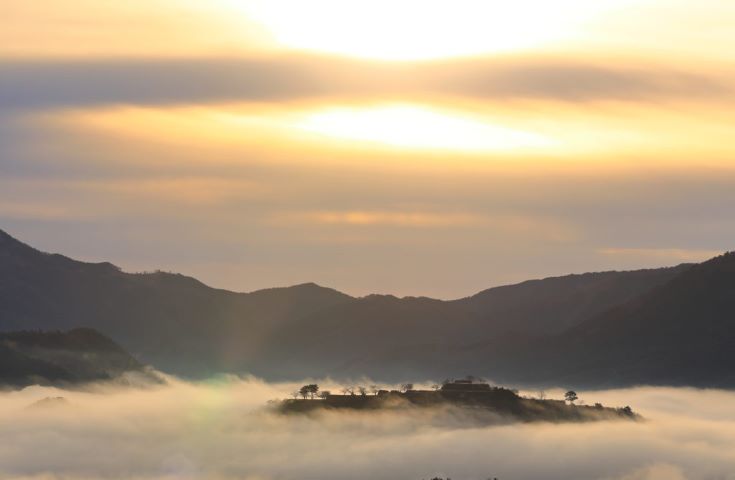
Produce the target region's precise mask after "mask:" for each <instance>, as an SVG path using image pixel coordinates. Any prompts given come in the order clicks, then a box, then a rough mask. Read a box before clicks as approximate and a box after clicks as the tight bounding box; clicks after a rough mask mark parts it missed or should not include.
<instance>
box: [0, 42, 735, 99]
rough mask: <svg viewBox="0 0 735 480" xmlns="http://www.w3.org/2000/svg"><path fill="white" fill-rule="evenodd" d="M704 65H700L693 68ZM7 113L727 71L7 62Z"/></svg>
mask: <svg viewBox="0 0 735 480" xmlns="http://www.w3.org/2000/svg"><path fill="white" fill-rule="evenodd" d="M692 68H694V67H692ZM0 74H1V75H0V106H1V107H2V108H4V109H16V110H17V109H24V110H27V109H47V108H59V107H89V106H94V105H110V104H135V105H151V104H160V105H167V104H191V103H206V102H217V101H287V100H303V99H314V98H329V97H332V98H335V97H337V98H339V97H342V98H344V97H347V98H363V97H366V98H374V97H382V98H385V97H388V98H391V97H395V98H405V96H406V95H409V96H417V95H418V96H427V95H449V96H456V97H466V98H470V99H472V98H474V99H477V98H481V99H496V100H508V99H518V98H531V99H541V100H552V101H564V102H588V101H595V100H599V101H606V100H615V101H644V102H650V101H661V100H692V99H696V100H698V101H703V100H704V101H706V100H708V99H709V100H717V101H720V102H721V101H722V99H723V98H730V97H731V96H732V92H733V89H732V85H733V83H734V82H733V73H732V72H731V71H729V70H727V69H725V70H722V69H719V70H718V69H714V70H712V71H707V70H702V71H687V70H682V69H681V68H680V67H673V66H658V67H655V66H642V65H639V64H635V63H634V64H630V65H628V64H626V63H625V62H620V61H617V62H615V63H614V65H613V64H609V65H606V64H604V63H600V62H599V61H596V62H590V61H587V60H584V59H581V60H569V59H553V58H552V59H550V58H546V57H541V58H533V57H522V58H516V59H510V60H503V59H495V58H478V59H473V60H453V61H435V62H422V63H384V62H370V61H360V60H350V59H343V58H335V57H326V56H318V55H277V56H271V57H265V58H239V59H238V58H198V59H196V58H194V59H157V60H151V59H130V58H129V59H114V60H101V59H96V60H95V59H86V60H10V59H5V60H2V61H0Z"/></svg>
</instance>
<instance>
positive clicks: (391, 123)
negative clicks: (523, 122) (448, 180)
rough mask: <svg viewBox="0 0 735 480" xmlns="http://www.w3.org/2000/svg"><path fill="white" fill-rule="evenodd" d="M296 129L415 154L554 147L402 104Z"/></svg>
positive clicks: (339, 112) (338, 113)
mask: <svg viewBox="0 0 735 480" xmlns="http://www.w3.org/2000/svg"><path fill="white" fill-rule="evenodd" d="M296 126H297V127H298V128H300V129H302V130H304V131H307V132H311V133H317V134H321V135H326V136H329V137H333V138H337V139H343V140H350V141H363V142H370V143H378V144H384V145H389V146H392V147H399V148H413V149H432V150H436V149H439V150H455V151H457V150H460V151H468V150H469V151H486V150H512V149H519V148H537V147H548V146H550V145H551V144H552V141H551V140H550V139H548V138H546V137H543V136H541V135H538V134H535V133H530V132H525V131H521V130H514V129H512V128H507V127H501V126H498V125H492V124H490V123H485V122H483V121H481V120H480V119H472V118H469V117H461V116H455V115H450V114H446V113H443V112H440V111H434V110H429V109H426V108H421V107H418V106H414V105H403V104H401V105H388V106H380V107H372V108H361V109H354V108H329V109H325V110H321V111H316V112H314V113H310V114H308V115H306V116H305V117H304V118H303V119H302V120H301V121H298V122H297V123H296Z"/></svg>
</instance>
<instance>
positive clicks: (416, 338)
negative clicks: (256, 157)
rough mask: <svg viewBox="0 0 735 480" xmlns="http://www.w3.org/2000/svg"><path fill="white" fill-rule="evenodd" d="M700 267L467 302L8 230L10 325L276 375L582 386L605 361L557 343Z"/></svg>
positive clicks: (547, 284)
mask: <svg viewBox="0 0 735 480" xmlns="http://www.w3.org/2000/svg"><path fill="white" fill-rule="evenodd" d="M0 232H1V231H0ZM705 263H707V262H705ZM700 269H701V267H700V265H694V266H693V265H691V264H682V265H678V266H675V267H666V268H659V269H642V270H633V271H608V272H592V273H585V274H570V275H565V276H560V277H547V278H545V279H538V280H529V281H526V282H521V283H519V284H514V285H505V286H500V287H493V288H490V289H486V290H483V291H480V292H478V293H476V294H474V295H471V296H468V297H464V298H460V299H456V300H438V299H432V298H428V297H413V296H412V297H396V296H393V295H379V294H373V295H366V296H362V297H353V296H350V295H347V294H344V293H342V292H339V291H338V290H335V289H330V288H326V287H322V286H319V285H317V284H315V283H313V282H308V283H304V284H299V285H294V286H291V287H277V288H266V289H261V290H255V291H253V292H249V293H237V292H230V291H228V290H224V289H216V288H212V287H209V286H207V285H206V284H204V283H202V282H200V281H198V280H197V279H194V278H192V277H187V276H185V275H181V274H174V273H166V272H154V273H142V274H136V273H126V272H123V271H121V270H120V269H119V268H117V267H115V266H114V265H112V264H110V263H108V262H101V263H85V262H77V261H76V260H73V259H70V258H68V257H64V256H62V255H57V254H46V253H43V252H40V251H38V250H36V249H34V248H32V247H30V246H28V245H25V244H23V243H22V242H20V241H18V240H15V239H13V238H12V237H11V236H10V235H8V234H6V233H4V232H2V233H0V305H2V308H1V309H0V330H13V329H15V330H17V329H22V328H42V329H68V328H75V327H91V328H95V329H99V330H100V331H101V332H102V333H103V334H105V335H108V336H110V337H111V338H113V339H115V340H116V341H117V342H119V343H120V344H121V345H122V346H123V347H124V348H125V349H127V350H128V351H130V352H132V353H133V354H134V355H135V356H137V357H139V358H141V359H142V360H143V361H144V362H146V363H150V364H153V365H155V366H156V367H158V368H161V369H162V370H164V371H168V372H171V373H175V374H180V375H185V376H194V377H198V376H207V375H210V374H212V373H218V372H232V373H243V372H248V373H252V374H256V375H260V376H264V377H266V378H269V379H296V378H303V377H308V376H318V375H335V376H341V377H350V376H361V375H366V376H374V377H375V378H377V379H380V378H384V379H399V377H400V376H401V375H404V374H405V375H410V376H411V378H416V377H417V376H421V377H423V378H435V379H436V378H438V377H437V376H439V375H445V374H447V375H457V374H458V372H459V373H462V374H466V373H468V372H469V373H476V374H483V375H487V376H489V377H491V378H492V377H494V376H495V377H497V378H498V379H502V380H503V381H509V382H511V383H512V382H513V381H514V380H518V381H528V382H536V383H542V382H543V381H544V380H545V379H544V378H543V377H542V372H543V375H548V376H553V377H554V378H559V379H563V380H565V381H575V382H577V381H578V382H580V384H581V383H584V382H586V381H588V380H589V377H590V375H593V373H589V374H586V375H587V376H585V374H582V373H579V372H578V373H575V372H574V370H575V368H576V369H577V370H580V369H579V368H577V367H579V365H586V364H585V363H580V364H579V365H576V364H575V365H572V364H570V363H569V362H570V361H566V363H565V362H564V361H558V360H557V359H555V355H559V354H558V352H555V351H554V350H553V349H552V348H551V347H547V346H545V345H546V344H548V345H563V344H564V342H567V344H568V345H574V348H571V347H569V348H571V350H570V352H569V353H564V354H563V355H562V356H564V357H565V358H569V359H571V358H577V359H579V358H580V355H582V353H579V352H583V351H584V349H583V348H581V347H578V346H576V345H577V344H579V343H580V340H578V339H577V337H580V336H582V334H581V333H574V332H581V331H584V329H585V328H586V329H590V328H592V327H590V326H589V325H593V324H594V322H595V321H603V320H596V319H598V318H602V319H606V318H607V319H608V320H604V321H605V322H610V323H613V322H617V321H618V318H617V317H615V312H633V310H631V308H632V307H631V305H635V304H636V302H639V303H640V302H646V301H648V300H646V299H647V298H649V297H650V296H654V297H655V294H656V292H658V291H659V290H661V289H662V288H665V287H666V286H667V285H669V284H671V283H672V282H674V281H675V280H676V279H678V278H680V277H682V276H685V275H686V274H687V273H688V272H690V271H693V272H694V273H692V274H691V275H690V276H689V277H685V278H690V277H692V276H696V272H698V271H700ZM728 272H729V271H728ZM728 274H729V273H728ZM726 277H727V275H726ZM723 278H725V277H723ZM727 278H728V279H729V277H727ZM707 281H709V280H707ZM723 281H724V280H723ZM728 281H729V280H728ZM674 284H675V283H674ZM686 294H687V292H685V291H682V292H679V294H678V295H679V296H680V297H682V298H684V297H685V296H686ZM650 298H653V297H650ZM723 305H724V304H723ZM621 309H622V310H621ZM611 312H612V313H611ZM622 315H633V313H624V314H622ZM585 325H586V326H585ZM606 328H613V327H606ZM630 329H631V330H633V327H631V328H630ZM613 330H614V328H613ZM570 332H571V333H570ZM598 337H599V336H598ZM598 337H595V342H600V341H601V340H600V339H599V338H598ZM611 338H613V337H612V336H611ZM564 339H566V340H564ZM647 341H650V342H653V341H654V340H653V339H649V340H647ZM638 343H639V348H640V349H642V348H644V347H645V345H643V344H641V342H638ZM594 348H597V349H598V350H599V351H606V350H605V348H603V347H602V346H598V347H594ZM514 349H516V350H518V352H516V351H514ZM575 349H576V350H579V352H577V353H575V352H576V350H575ZM572 350H573V351H572ZM609 355H610V357H611V358H613V357H616V355H617V353H615V352H611V353H610V354H609ZM534 362H540V363H541V364H542V365H544V368H539V367H538V365H536V366H534ZM598 363H599V365H600V368H602V367H603V366H604V365H603V363H604V362H598ZM605 368H608V370H609V366H606V367H605ZM532 370H533V371H538V372H539V375H533V374H531V373H530V372H531V371H532ZM630 372H632V373H630V378H628V379H627V380H626V379H625V378H623V377H624V375H622V376H621V375H617V377H615V375H612V377H611V378H613V377H615V378H619V381H620V382H622V383H625V382H627V381H633V380H634V377H635V375H633V373H634V372H633V370H630ZM606 381H607V380H604V379H601V380H600V382H601V383H605V382H606ZM616 381H618V380H616ZM593 383H594V382H593Z"/></svg>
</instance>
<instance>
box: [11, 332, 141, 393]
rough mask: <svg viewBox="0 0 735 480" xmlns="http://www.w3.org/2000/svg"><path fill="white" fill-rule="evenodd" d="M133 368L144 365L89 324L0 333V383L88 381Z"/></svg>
mask: <svg viewBox="0 0 735 480" xmlns="http://www.w3.org/2000/svg"><path fill="white" fill-rule="evenodd" d="M132 371H136V372H143V371H144V368H143V365H141V364H140V363H139V362H138V361H137V360H135V359H134V358H133V357H132V356H131V355H130V354H128V353H127V352H126V351H125V350H123V349H122V348H121V347H120V346H119V345H117V344H116V343H115V342H113V341H112V340H110V339H109V338H107V337H105V336H104V335H102V334H100V333H99V332H97V331H95V330H92V329H90V328H77V329H73V330H70V331H68V332H60V331H53V332H41V331H28V330H23V331H17V332H5V333H0V386H5V387H8V386H9V387H23V386H27V385H33V384H42V385H68V384H77V383H86V382H93V381H99V380H110V379H113V378H116V377H118V376H120V375H122V374H123V373H126V372H132Z"/></svg>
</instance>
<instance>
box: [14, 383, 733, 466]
mask: <svg viewBox="0 0 735 480" xmlns="http://www.w3.org/2000/svg"><path fill="white" fill-rule="evenodd" d="M296 386H297V385H295V384H267V383H263V382H261V381H258V380H256V379H252V378H250V379H238V378H220V379H218V380H213V381H211V382H205V383H198V384H192V383H187V382H182V381H178V380H175V379H172V380H171V383H170V384H169V385H168V386H166V387H161V388H153V389H145V390H136V389H119V387H114V388H113V387H96V388H93V389H92V390H90V391H74V392H70V391H59V390H55V389H51V388H40V387H33V388H28V389H26V390H23V391H21V392H6V393H2V394H0V425H1V427H0V445H2V448H0V478H3V479H35V480H41V479H44V480H47V479H49V480H50V479H74V480H77V479H91V478H96V479H108V478H136V479H169V478H177V479H182V478H183V479H199V478H208V479H212V478H214V479H234V478H238V479H243V478H245V479H252V480H255V479H258V480H265V479H314V480H316V479H321V480H330V479H335V480H337V479H345V478H350V479H368V478H369V479H386V480H388V479H391V480H395V479H422V478H431V477H433V476H435V475H442V476H447V475H448V476H450V477H451V478H453V479H460V480H463V479H468V480H469V479H477V480H480V479H486V478H488V477H489V478H493V477H497V478H499V479H519V480H523V479H527V480H531V479H539V478H544V479H565V480H569V479H579V480H582V479H585V480H589V479H604V480H614V479H619V480H633V479H635V480H658V479H667V480H671V479H704V478H712V479H715V478H717V479H730V478H735V477H733V474H732V472H733V471H735V454H734V453H733V452H735V435H733V433H734V432H735V407H733V405H735V401H733V400H735V393H732V392H722V391H698V390H689V389H666V388H638V389H632V390H615V391H605V392H586V393H583V394H581V395H580V396H581V397H582V399H586V400H588V401H589V402H594V401H602V402H603V403H606V404H611V405H616V404H620V405H622V404H630V405H633V406H634V407H635V408H636V409H637V410H638V411H640V412H641V413H642V414H643V415H644V416H646V418H647V421H645V422H599V423H588V424H558V425H555V424H523V425H521V424H515V425H507V424H505V425H494V426H482V427H478V426H472V425H468V424H467V423H465V422H461V421H459V420H454V419H451V418H446V417H443V418H442V417H437V416H436V415H432V414H431V413H427V412H422V411H415V412H411V413H406V412H402V413H400V414H396V413H381V414H369V413H330V414H323V415H321V416H315V417H308V416H280V415H277V414H273V413H271V412H269V411H268V410H266V409H264V408H263V405H264V404H265V402H266V401H267V400H268V399H272V398H276V397H283V396H285V395H286V394H287V393H288V392H290V391H292V390H293V389H294V388H295V387H296ZM558 394H559V392H553V393H549V395H550V396H555V395H558ZM59 395H61V396H64V397H66V398H67V399H68V402H67V403H66V404H61V405H58V406H57V405H54V406H48V407H44V408H41V407H38V408H27V406H28V405H29V404H32V403H33V402H35V401H37V400H39V399H41V398H44V397H47V396H59Z"/></svg>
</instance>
